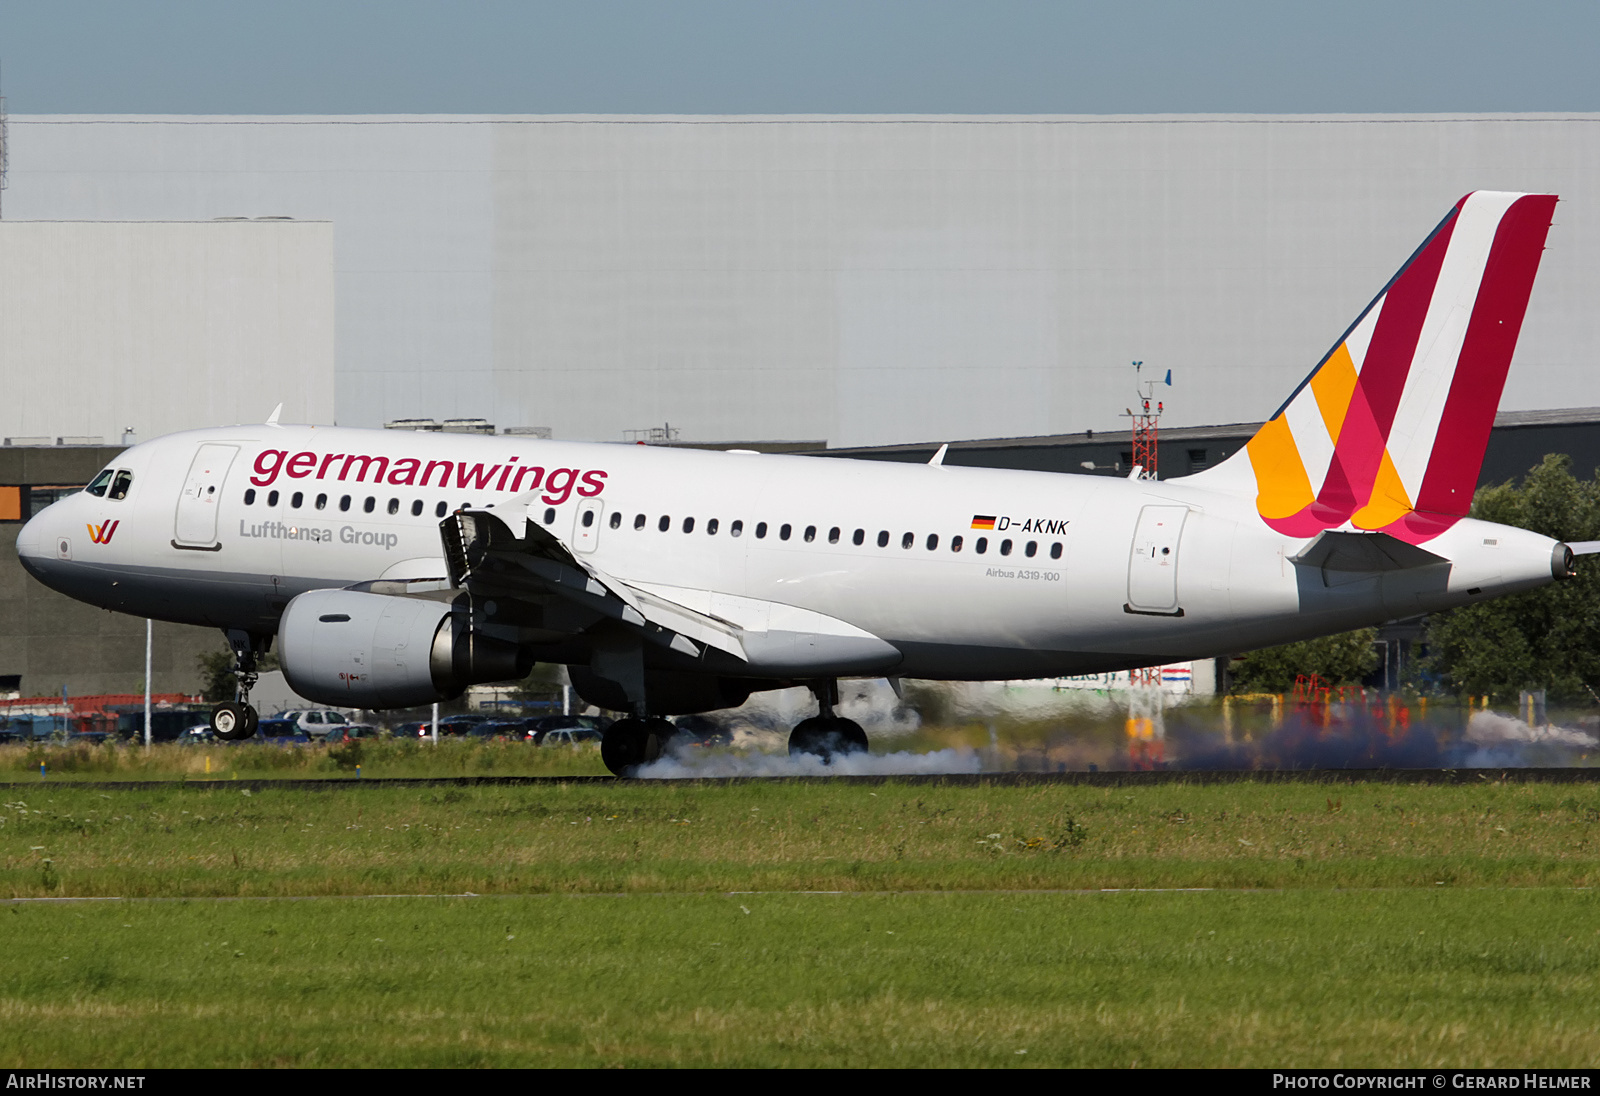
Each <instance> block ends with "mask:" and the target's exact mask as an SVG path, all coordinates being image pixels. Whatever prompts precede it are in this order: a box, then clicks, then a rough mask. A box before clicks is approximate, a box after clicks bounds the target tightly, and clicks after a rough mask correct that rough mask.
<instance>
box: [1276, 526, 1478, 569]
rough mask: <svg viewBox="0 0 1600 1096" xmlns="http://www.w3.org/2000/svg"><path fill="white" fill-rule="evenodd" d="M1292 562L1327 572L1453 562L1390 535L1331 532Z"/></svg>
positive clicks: (1402, 567) (1323, 534)
mask: <svg viewBox="0 0 1600 1096" xmlns="http://www.w3.org/2000/svg"><path fill="white" fill-rule="evenodd" d="M1293 562H1295V563H1303V564H1305V565H1306V566H1307V567H1320V568H1322V569H1323V570H1325V571H1351V572H1357V573H1376V572H1379V571H1408V570H1410V569H1412V568H1413V567H1432V566H1434V565H1436V564H1440V563H1449V562H1450V561H1449V560H1447V559H1445V558H1444V557H1443V556H1438V555H1434V554H1433V553H1432V552H1430V551H1428V550H1427V549H1426V548H1418V547H1417V546H1416V545H1415V544H1407V543H1406V542H1405V541H1403V540H1401V539H1400V538H1399V537H1393V536H1390V535H1389V534H1388V533H1338V532H1334V531H1333V530H1331V529H1330V530H1324V531H1323V532H1322V533H1320V534H1319V535H1318V536H1317V539H1316V540H1314V541H1312V542H1311V545H1310V546H1309V547H1308V548H1306V550H1305V551H1303V552H1301V553H1300V554H1299V555H1298V556H1295V557H1294V559H1293Z"/></svg>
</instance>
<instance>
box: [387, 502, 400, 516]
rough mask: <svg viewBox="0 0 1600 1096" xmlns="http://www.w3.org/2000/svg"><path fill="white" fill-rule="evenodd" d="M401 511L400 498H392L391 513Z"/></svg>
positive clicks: (390, 503)
mask: <svg viewBox="0 0 1600 1096" xmlns="http://www.w3.org/2000/svg"><path fill="white" fill-rule="evenodd" d="M399 512H400V500H399V499H390V500H389V513H391V514H398V513H399Z"/></svg>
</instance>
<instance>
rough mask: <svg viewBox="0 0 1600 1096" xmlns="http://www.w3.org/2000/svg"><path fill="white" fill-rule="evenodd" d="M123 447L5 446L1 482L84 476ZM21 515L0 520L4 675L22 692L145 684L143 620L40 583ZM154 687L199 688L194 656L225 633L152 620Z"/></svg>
mask: <svg viewBox="0 0 1600 1096" xmlns="http://www.w3.org/2000/svg"><path fill="white" fill-rule="evenodd" d="M120 451H121V450H120V448H119V447H115V446H111V447H89V446H68V447H50V448H37V449H34V448H0V486H8V485H20V484H72V483H87V482H88V481H89V479H90V478H92V477H93V476H94V474H95V473H96V472H98V471H99V470H100V469H101V468H103V467H104V466H105V465H106V464H107V463H108V462H110V461H111V460H112V459H113V458H114V457H115V456H116V455H117V453H119V452H120ZM21 528H22V525H21V523H20V522H5V523H0V675H11V674H19V675H21V678H22V681H21V685H20V689H21V693H22V695H23V696H59V695H60V694H61V690H62V687H63V686H64V687H65V688H66V690H67V692H68V693H69V694H71V695H73V696H98V695H102V694H105V693H138V692H143V691H144V631H145V629H144V621H143V620H142V619H140V618H138V617H130V616H125V615H123V614H121V613H112V612H107V611H106V610H104V609H96V608H94V607H93V606H90V605H85V604H84V603H83V602H81V601H74V600H72V599H71V598H69V597H67V596H65V595H64V594H58V593H56V592H55V591H54V590H51V589H50V588H49V587H47V586H44V585H41V584H40V583H38V582H35V581H34V580H33V578H32V577H30V576H29V575H28V573H27V572H26V571H24V570H23V569H22V564H21V563H20V562H18V560H17V533H18V531H19V530H20V529H21ZM153 638H154V643H153V644H152V657H151V670H152V674H151V678H152V688H153V689H154V691H155V692H158V693H192V692H196V691H198V690H199V689H200V688H201V676H200V671H199V667H198V665H197V663H196V659H197V658H198V657H199V655H200V654H201V653H202V652H208V651H217V650H222V649H223V648H224V647H225V646H226V644H225V643H224V642H223V639H222V635H221V633H220V632H217V631H214V630H212V629H209V628H193V627H189V626H188V625H183V624H165V623H160V622H158V623H157V624H156V626H155V633H154V637H153Z"/></svg>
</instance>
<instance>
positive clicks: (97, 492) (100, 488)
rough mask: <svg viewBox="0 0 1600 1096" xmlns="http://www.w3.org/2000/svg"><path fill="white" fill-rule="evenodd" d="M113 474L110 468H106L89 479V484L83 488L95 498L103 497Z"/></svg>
mask: <svg viewBox="0 0 1600 1096" xmlns="http://www.w3.org/2000/svg"><path fill="white" fill-rule="evenodd" d="M115 474H116V473H114V472H113V471H111V469H109V468H107V469H106V470H105V471H104V472H101V473H100V474H99V475H98V476H96V477H95V478H94V479H93V480H91V481H90V483H89V486H87V487H85V488H84V490H85V491H87V492H89V494H91V495H93V496H94V497H95V498H105V496H106V488H107V487H109V486H111V477H112V476H113V475H115Z"/></svg>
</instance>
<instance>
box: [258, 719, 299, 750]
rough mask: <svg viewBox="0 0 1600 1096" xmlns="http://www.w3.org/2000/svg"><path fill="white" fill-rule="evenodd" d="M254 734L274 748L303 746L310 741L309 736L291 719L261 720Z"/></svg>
mask: <svg viewBox="0 0 1600 1096" xmlns="http://www.w3.org/2000/svg"><path fill="white" fill-rule="evenodd" d="M256 734H258V735H260V736H261V738H262V741H264V742H269V743H271V744H272V745H274V746H304V745H306V744H307V743H309V742H310V741H311V736H310V735H308V734H306V733H305V732H304V731H302V730H301V729H300V724H298V723H296V722H295V721H294V720H292V719H263V720H262V721H261V724H260V726H259V727H257V729H256Z"/></svg>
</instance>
